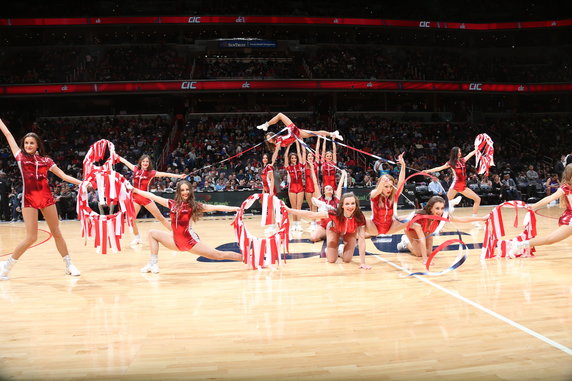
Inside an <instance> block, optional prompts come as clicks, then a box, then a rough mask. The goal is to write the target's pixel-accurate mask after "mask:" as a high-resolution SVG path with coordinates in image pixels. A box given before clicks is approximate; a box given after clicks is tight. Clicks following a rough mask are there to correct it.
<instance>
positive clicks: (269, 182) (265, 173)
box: [260, 153, 275, 195]
mask: <svg viewBox="0 0 572 381" xmlns="http://www.w3.org/2000/svg"><path fill="white" fill-rule="evenodd" d="M269 159H270V158H269V155H268V154H267V153H265V154H263V155H262V164H264V168H262V172H260V177H261V178H262V193H270V194H271V195H274V193H275V189H274V163H270V162H269V161H268V160H269Z"/></svg>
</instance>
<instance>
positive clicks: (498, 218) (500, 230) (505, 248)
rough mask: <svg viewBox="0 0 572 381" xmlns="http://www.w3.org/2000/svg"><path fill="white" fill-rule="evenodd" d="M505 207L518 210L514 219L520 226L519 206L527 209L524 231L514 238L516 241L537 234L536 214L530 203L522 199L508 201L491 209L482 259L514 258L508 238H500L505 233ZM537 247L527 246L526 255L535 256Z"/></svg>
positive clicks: (486, 226)
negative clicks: (503, 213) (503, 211)
mask: <svg viewBox="0 0 572 381" xmlns="http://www.w3.org/2000/svg"><path fill="white" fill-rule="evenodd" d="M503 207H514V208H515V211H516V217H515V219H514V227H515V228H516V227H518V208H524V209H526V215H525V217H524V221H523V225H524V231H523V232H522V233H520V234H519V235H517V236H516V237H514V238H513V240H514V241H519V242H522V241H525V240H530V239H532V238H534V237H535V236H536V214H535V213H534V211H533V210H532V209H530V207H529V206H528V205H526V204H525V203H524V202H522V201H516V200H515V201H507V202H505V203H502V204H500V205H498V206H497V207H495V208H494V209H493V210H492V211H491V215H490V218H489V219H488V220H487V222H486V225H485V237H484V239H483V248H482V252H481V259H489V258H495V257H501V258H506V257H509V258H512V256H511V255H510V254H511V253H510V248H509V245H508V244H507V241H506V240H500V238H501V237H503V236H504V235H505V229H504V220H503V216H502V210H501V209H502V208H503ZM497 249H498V251H499V254H498V255H497V252H496V250H497ZM535 251H536V249H535V248H534V247H531V248H527V249H526V250H525V253H524V255H525V256H533V255H534V252H535ZM522 255H523V253H520V254H518V255H516V256H517V257H520V256H522Z"/></svg>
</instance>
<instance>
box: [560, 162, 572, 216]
mask: <svg viewBox="0 0 572 381" xmlns="http://www.w3.org/2000/svg"><path fill="white" fill-rule="evenodd" d="M560 185H568V186H569V187H572V163H570V164H568V165H567V166H566V167H565V168H564V171H563V172H562V180H561V181H560ZM560 207H561V208H566V195H562V197H560Z"/></svg>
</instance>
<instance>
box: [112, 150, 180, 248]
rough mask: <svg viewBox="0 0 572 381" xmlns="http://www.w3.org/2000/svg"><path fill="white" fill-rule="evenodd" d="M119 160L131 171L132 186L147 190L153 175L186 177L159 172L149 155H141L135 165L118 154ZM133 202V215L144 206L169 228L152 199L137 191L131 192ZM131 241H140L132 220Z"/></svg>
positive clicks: (134, 242)
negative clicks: (132, 236)
mask: <svg viewBox="0 0 572 381" xmlns="http://www.w3.org/2000/svg"><path fill="white" fill-rule="evenodd" d="M119 160H120V161H121V162H122V163H123V164H125V165H126V166H127V168H129V169H130V170H131V171H133V178H132V179H131V183H132V184H133V187H134V188H137V189H140V190H144V191H147V190H149V184H150V183H151V181H152V180H153V179H154V178H155V177H174V178H177V179H184V178H185V177H186V175H185V174H180V175H177V174H174V173H167V172H159V171H156V170H155V169H154V168H153V163H152V162H151V158H150V157H149V155H141V157H140V158H139V161H138V162H137V165H133V164H131V163H130V162H129V161H127V160H126V159H125V158H123V157H121V156H119ZM133 202H134V203H133V204H134V206H135V216H137V215H138V214H139V211H140V210H141V207H142V206H143V207H145V209H147V210H148V211H149V212H150V213H151V214H152V215H153V217H155V218H156V219H157V220H159V222H161V223H162V224H163V226H165V227H166V228H167V229H169V230H171V225H170V224H169V221H167V219H166V218H165V217H164V216H163V215H162V214H161V211H159V208H158V207H157V204H155V202H154V201H153V200H150V199H148V198H146V197H143V196H141V195H139V194H137V193H134V194H133ZM133 235H135V237H134V238H133V241H131V245H138V244H140V243H141V236H140V235H139V228H138V227H137V224H136V223H135V220H134V221H133Z"/></svg>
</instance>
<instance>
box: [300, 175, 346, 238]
mask: <svg viewBox="0 0 572 381" xmlns="http://www.w3.org/2000/svg"><path fill="white" fill-rule="evenodd" d="M341 173H342V174H341V176H340V181H338V188H337V189H336V192H335V193H334V189H333V188H332V186H331V185H327V186H325V187H324V194H323V195H321V196H320V197H319V198H316V197H312V204H313V205H314V206H315V207H316V208H317V209H318V212H327V211H328V210H336V209H337V208H338V205H339V204H340V198H341V197H342V187H343V185H344V184H345V181H346V176H347V175H348V173H347V172H346V171H345V170H342V172H341ZM310 176H311V178H312V181H313V182H314V187H315V188H316V189H319V188H318V180H317V178H316V176H315V175H312V173H310ZM306 181H307V179H306ZM318 193H319V192H318ZM312 222H314V220H312ZM328 222H330V220H329V218H322V219H321V220H320V221H318V223H317V224H316V228H315V229H314V231H313V232H312V233H311V234H310V240H311V241H312V242H318V241H321V240H323V239H326V228H327V226H328Z"/></svg>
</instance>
